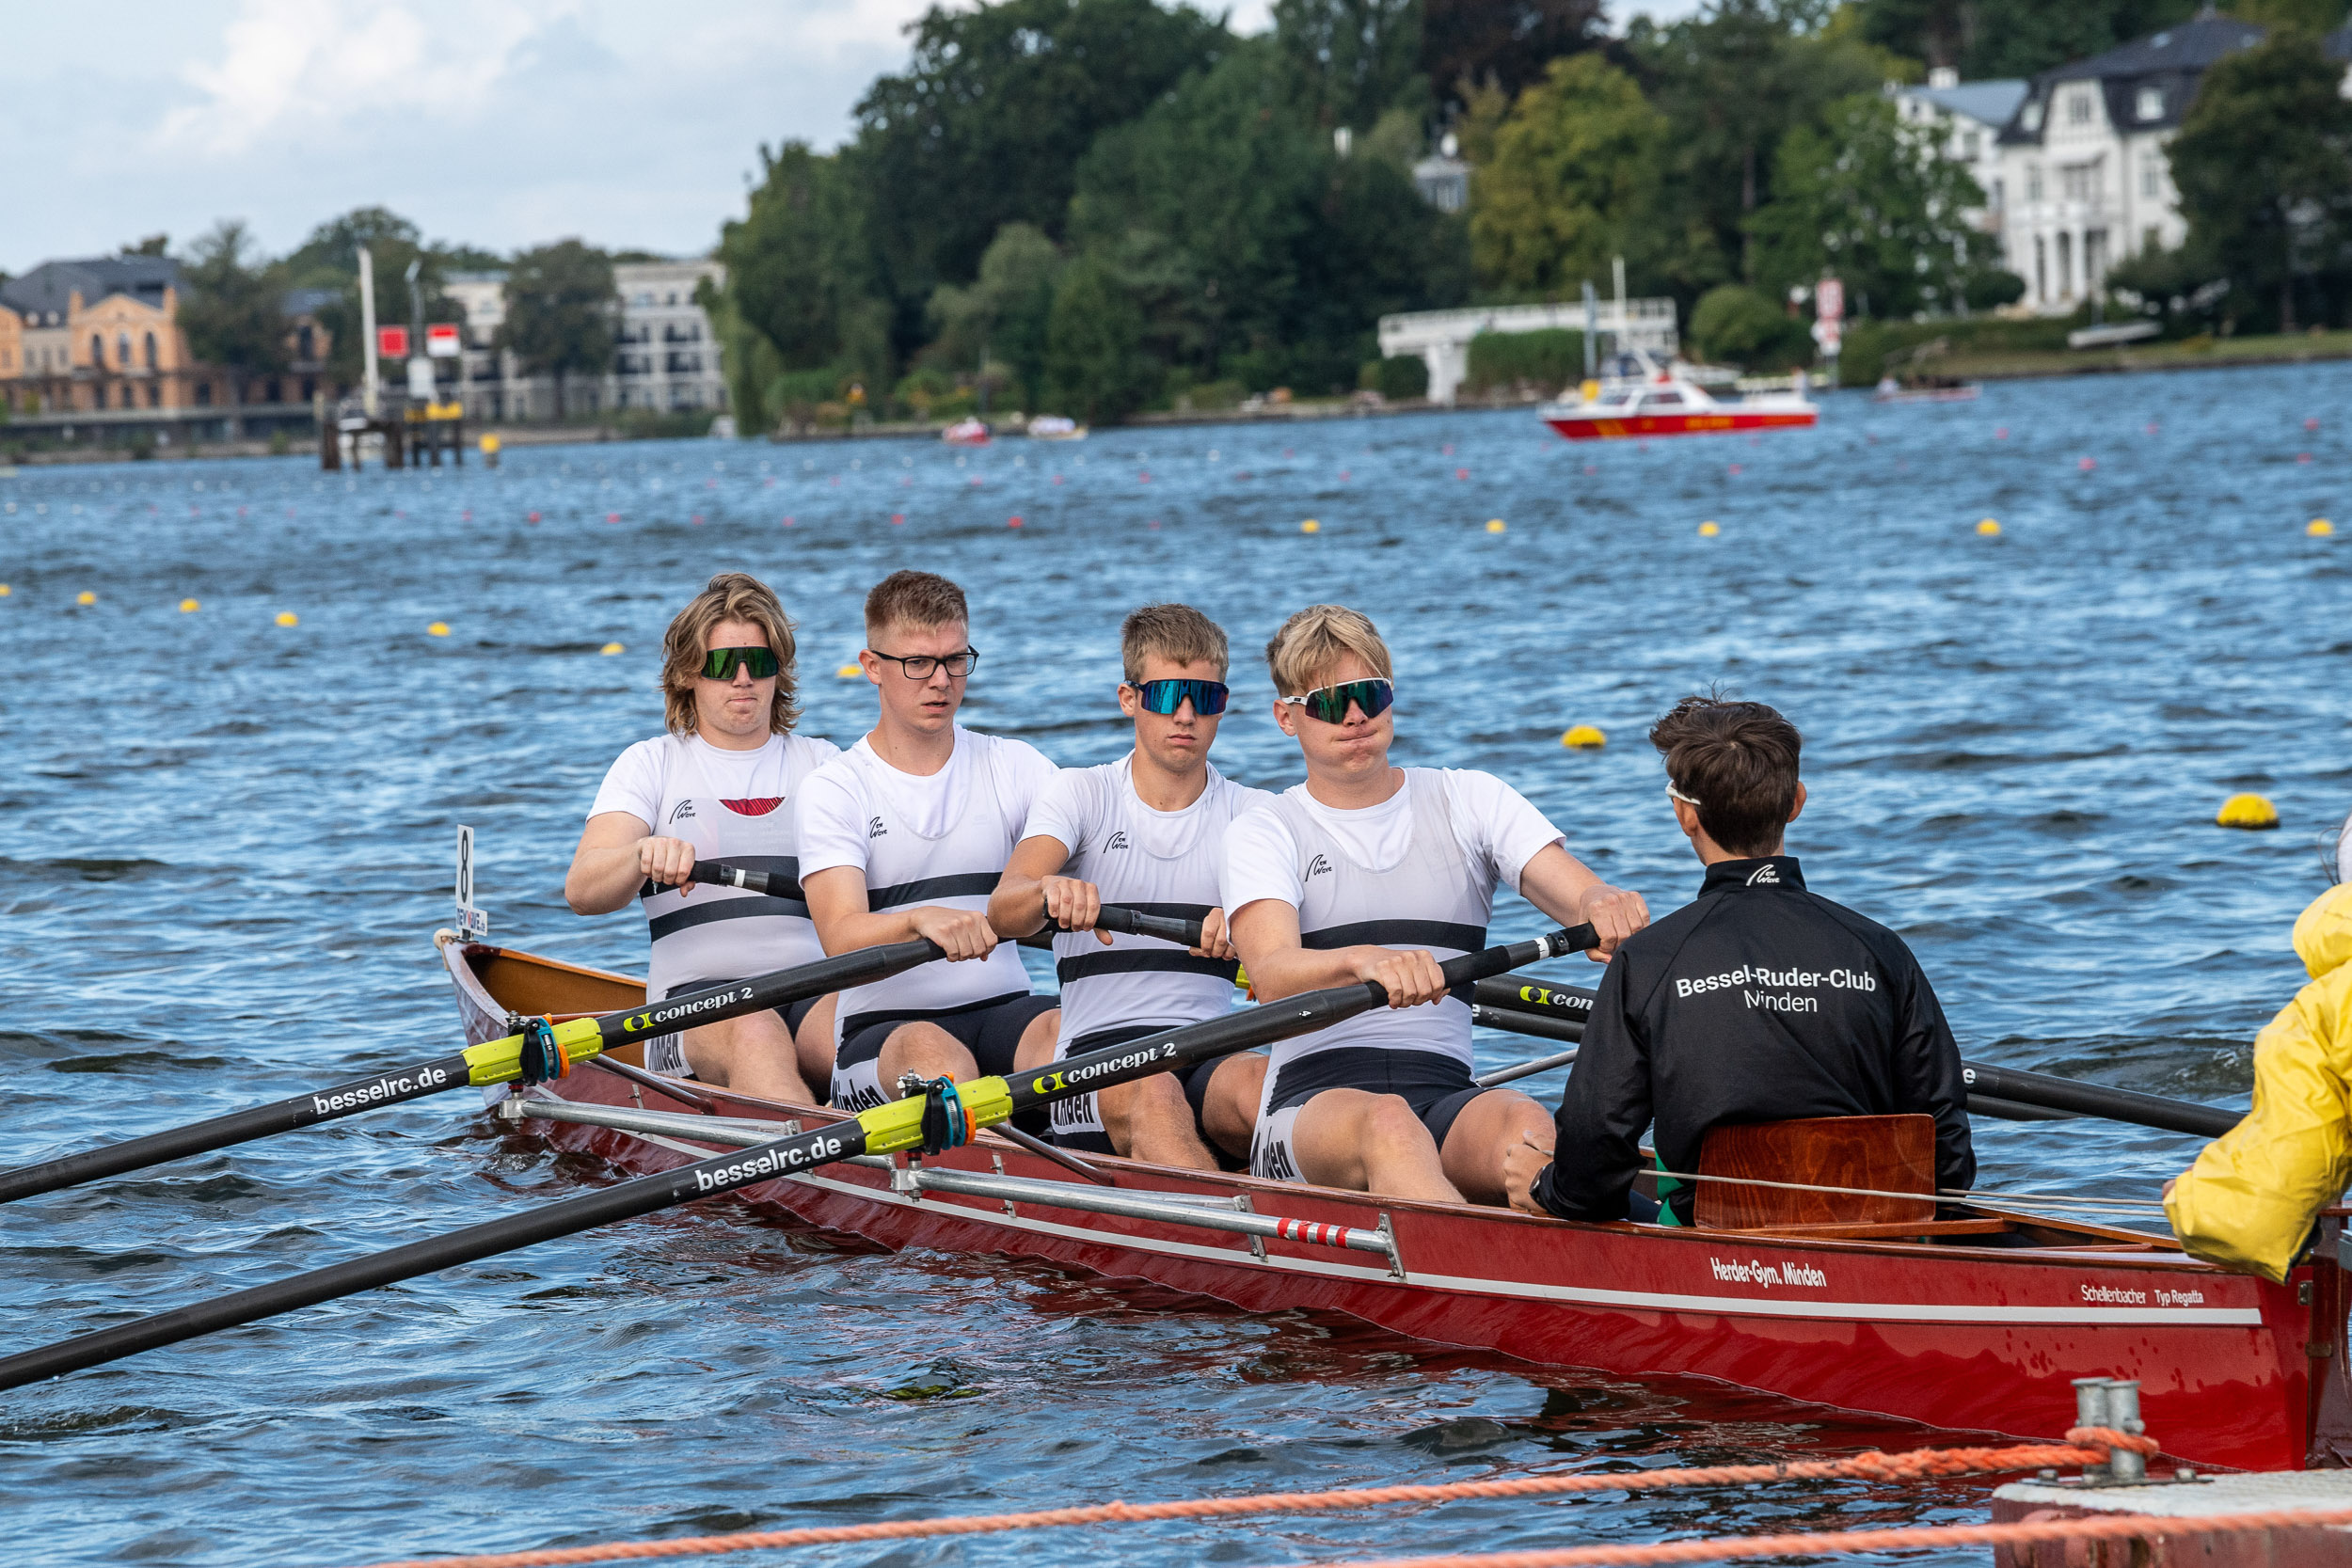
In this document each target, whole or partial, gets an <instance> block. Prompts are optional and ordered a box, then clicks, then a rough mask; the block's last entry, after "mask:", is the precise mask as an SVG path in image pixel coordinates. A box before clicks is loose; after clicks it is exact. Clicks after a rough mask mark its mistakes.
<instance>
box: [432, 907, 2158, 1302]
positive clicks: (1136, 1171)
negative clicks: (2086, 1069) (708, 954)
mask: <svg viewBox="0 0 2352 1568" xmlns="http://www.w3.org/2000/svg"><path fill="white" fill-rule="evenodd" d="M437 940H445V941H446V942H452V943H454V942H457V941H458V940H459V939H457V938H455V936H454V935H453V934H451V935H449V936H447V937H446V938H444V939H437ZM462 957H463V960H464V961H463V962H462V963H461V964H457V965H453V971H454V972H455V974H456V975H457V978H458V981H459V984H460V985H461V986H465V985H467V983H468V982H469V981H470V982H471V989H474V990H476V991H477V993H478V994H477V998H476V999H477V1001H478V1002H480V1003H482V1004H485V1005H487V1006H489V1007H490V1008H492V1009H493V1010H496V1011H503V1012H506V1013H510V1014H524V1015H545V1016H549V1017H552V1018H553V1019H554V1020H555V1021H557V1022H562V1021H564V1020H565V1019H567V1018H579V1017H584V1016H591V1015H594V1014H598V1013H603V1012H611V1011H617V1010H619V1009H621V1008H624V1007H630V1006H638V1005H640V1004H642V1003H643V1002H644V999H645V987H644V981H643V980H641V979H637V978H634V977H631V976H629V975H626V974H615V973H613V972H612V971H610V970H601V969H592V968H588V967H586V966H583V965H580V964H572V963H565V962H563V961H562V960H560V959H555V958H541V957H539V956H538V955H536V954H532V953H525V952H518V951H516V950H514V949H511V948H502V947H493V946H489V945H486V944H484V943H479V942H466V943H464V944H463V949H462ZM611 1054H612V1056H614V1057H615V1058H617V1059H619V1060H621V1061H624V1062H627V1063H628V1064H629V1065H630V1066H633V1067H641V1068H642V1067H643V1066H644V1047H643V1046H642V1045H637V1044H631V1045H628V1046H624V1047H621V1048H620V1049H618V1050H615V1051H613V1052H612V1053H611ZM697 1087H700V1088H703V1089H704V1090H705V1092H707V1093H709V1094H712V1095H715V1096H716V1097H718V1098H719V1099H721V1100H723V1101H730V1102H733V1103H736V1104H739V1105H741V1106H745V1107H749V1108H751V1109H752V1110H753V1111H754V1114H760V1115H765V1114H769V1113H771V1112H774V1113H787V1114H799V1115H805V1114H807V1113H808V1112H809V1111H810V1110H811V1109H812V1108H810V1107H803V1106H793V1105H788V1104H786V1103H784V1102H782V1101H767V1100H761V1099H758V1098H757V1097H752V1096H742V1095H737V1094H734V1093H731V1092H729V1091H724V1090H717V1089H711V1088H709V1087H708V1086H707V1085H697ZM816 1109H817V1114H818V1115H820V1116H823V1115H836V1114H837V1113H830V1112H826V1111H824V1110H823V1109H822V1108H816ZM1934 1128H1935V1124H1934V1120H1933V1118H1932V1117H1925V1116H1898V1117H1819V1118H1812V1119H1807V1120H1799V1121H1788V1122H1768V1123H1757V1124H1755V1125H1752V1126H1742V1127H1726V1128H1718V1129H1716V1130H1715V1131H1713V1132H1710V1133H1709V1134H1708V1140H1707V1143H1706V1145H1705V1146H1704V1148H1703V1150H1702V1154H1701V1159H1700V1164H1699V1172H1698V1174H1699V1175H1700V1176H1702V1177H1705V1176H1710V1175H1724V1176H1736V1177H1740V1178H1745V1179H1750V1180H1770V1181H1787V1182H1790V1183H1794V1184H1797V1185H1799V1186H1802V1187H1807V1188H1820V1187H1861V1188H1868V1189H1871V1190H1873V1191H1876V1192H1892V1193H1896V1194H1907V1193H1914V1192H1915V1193H1919V1194H1922V1195H1931V1194H1932V1192H1933V1187H1934V1166H1935V1160H1934ZM983 1136H989V1135H988V1134H985V1133H984V1134H983ZM992 1141H993V1140H992ZM1008 1147H1009V1146H1008ZM1642 1153H1643V1156H1644V1158H1645V1160H1648V1159H1650V1158H1651V1157H1652V1151H1651V1150H1649V1149H1647V1148H1645V1149H1644V1150H1643V1151H1642ZM1087 1159H1088V1162H1089V1164H1093V1165H1094V1166H1096V1167H1097V1168H1098V1169H1103V1170H1106V1171H1116V1172H1118V1173H1119V1174H1121V1175H1124V1176H1126V1177H1127V1178H1128V1179H1129V1180H1134V1181H1136V1182H1137V1183H1138V1184H1148V1183H1149V1181H1150V1180H1151V1175H1152V1172H1153V1171H1155V1170H1158V1169H1160V1168H1161V1167H1158V1166H1154V1165H1152V1164H1145V1163H1142V1162H1139V1161H1135V1160H1129V1159H1124V1158H1121V1157H1119V1156H1116V1155H1104V1154H1089V1155H1088V1156H1087ZM1181 1174H1183V1175H1184V1176H1186V1177H1193V1176H1196V1175H1197V1174H1198V1173H1195V1172H1189V1171H1187V1172H1183V1173H1181ZM1635 1185H1636V1189H1637V1190H1639V1191H1643V1192H1645V1193H1647V1194H1648V1195H1650V1196H1656V1180H1655V1177H1654V1176H1653V1175H1651V1174H1649V1173H1647V1172H1645V1174H1644V1175H1643V1176H1642V1177H1641V1178H1640V1179H1639V1180H1637V1181H1636V1184H1635ZM1699 1185H1700V1191H1699V1192H1698V1194H1697V1195H1695V1199H1694V1213H1693V1217H1694V1219H1696V1220H1697V1221H1698V1223H1697V1224H1696V1225H1694V1226H1692V1227H1689V1228H1688V1229H1687V1230H1685V1231H1683V1232H1682V1233H1683V1234H1687V1235H1697V1234H1702V1233H1712V1234H1718V1235H1724V1236H1737V1237H1740V1238H1744V1239H1749V1240H1756V1239H1772V1238H1781V1239H1785V1240H1788V1241H1792V1242H1794V1241H1804V1242H1827V1243H1834V1244H1835V1243H1845V1244H1864V1245H1872V1244H1875V1245H1882V1246H1883V1245H1896V1246H1902V1247H1915V1246H1927V1247H1938V1248H1941V1247H1952V1246H1968V1247H1983V1246H1993V1247H2003V1248H2032V1249H2037V1250H2040V1249H2056V1250H2062V1251H2065V1252H2069V1253H2074V1252H2090V1253H2098V1254H2101V1255H2108V1256H2112V1255H2124V1254H2132V1253H2142V1254H2168V1255H2173V1256H2177V1254H2178V1249H2177V1248H2176V1247H2174V1246H2173V1245H2172V1244H2171V1240H2170V1238H2169V1237H2159V1236H2156V1235H2153V1234H2152V1233H2149V1232H2145V1231H2138V1230H2130V1229H2124V1228H2121V1227H2111V1226H2103V1225H2098V1224H2093V1223H2087V1222H2084V1221H2078V1220H2069V1219H2058V1218H2054V1217H2050V1216H2046V1215H2042V1214H2039V1213H2019V1212H2010V1211H2007V1210H2003V1209H1999V1208H1996V1207H1992V1206H1988V1205H1985V1204H1980V1203H1972V1204H1967V1205H1952V1204H1947V1205H1945V1207H1944V1212H1947V1213H1955V1214H1957V1215H1958V1217H1956V1218H1947V1219H1937V1218H1935V1217H1933V1216H1934V1214H1935V1213H1936V1205H1935V1202H1934V1199H1933V1198H1932V1196H1921V1197H1920V1198H1918V1199H1910V1198H1907V1197H1903V1196H1894V1197H1856V1196H1851V1195H1849V1194H1837V1193H1827V1192H1820V1191H1794V1192H1792V1191H1788V1190H1787V1189H1782V1188H1771V1187H1740V1186H1734V1185H1732V1184H1731V1183H1728V1182H1721V1183H1718V1182H1706V1181H1702V1182H1701V1183H1700V1184H1699ZM1709 1188H1712V1189H1714V1190H1715V1191H1714V1193H1713V1194H1710V1193H1709V1191H1708V1189H1709ZM1408 1206H1410V1207H1422V1205H1419V1204H1408ZM1427 1207H1431V1208H1438V1207H1451V1206H1440V1205H1428V1206H1427ZM1479 1212H1482V1213H1484V1212H1486V1211H1484V1210H1482V1211H1479Z"/></svg>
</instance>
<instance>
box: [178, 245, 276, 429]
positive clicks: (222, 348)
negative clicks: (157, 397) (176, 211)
mask: <svg viewBox="0 0 2352 1568" xmlns="http://www.w3.org/2000/svg"><path fill="white" fill-rule="evenodd" d="M181 276H182V278H183V281H184V283H185V284H186V293H185V296H184V297H183V298H182V300H181V301H180V307H179V318H178V319H179V325H180V328H181V330H182V331H183V332H185V333H186V334H187V338H188V352H189V353H191V354H192V355H194V356H196V358H197V359H198V360H199V361H200V362H202V363H206V364H213V365H218V366H220V367H221V368H222V369H223V370H226V371H227V372H229V380H230V387H231V388H232V390H231V393H230V402H231V404H232V405H235V406H242V405H243V404H245V402H246V387H247V386H248V385H249V384H250V383H251V381H252V379H253V378H254V377H255V376H257V375H267V374H271V373H274V372H279V371H283V370H284V369H285V368H286V363H287V356H286V313H285V309H284V307H283V303H282V302H283V300H284V296H285V292H286V280H285V270H284V268H283V267H280V266H275V265H272V264H271V263H270V262H269V261H267V260H266V259H265V258H263V257H262V256H261V255H260V254H259V253H258V252H257V251H256V250H255V248H254V245H253V237H252V234H251V233H250V232H249V231H248V230H246V226H245V222H244V220H243V219H241V218H223V219H222V220H221V221H220V222H219V223H217V224H215V225H214V226H213V229H212V230H211V231H210V232H209V233H207V234H205V235H204V237H203V238H201V239H199V240H198V241H197V242H196V244H195V245H192V246H190V247H189V256H188V261H187V264H186V266H185V267H184V268H183V270H182V274H181ZM240 433H241V432H240V429H239V424H238V416H236V415H235V414H233V413H232V414H231V415H230V436H231V438H234V437H235V436H237V435H239V434H240Z"/></svg>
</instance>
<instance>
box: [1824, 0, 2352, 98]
mask: <svg viewBox="0 0 2352 1568" xmlns="http://www.w3.org/2000/svg"><path fill="white" fill-rule="evenodd" d="M2200 3H2201V0H2066V3H2065V4H2062V5H2060V4H2052V3H2051V0H1861V4H1860V5H1859V6H1858V7H1857V10H1858V12H1859V19H1860V23H1861V28H1862V33H1863V36H1864V37H1865V38H1867V40H1869V41H1870V42H1872V43H1875V44H1879V45H1881V46H1882V47H1883V48H1886V49H1889V50H1892V51H1893V52H1894V53H1896V54H1898V55H1906V56H1908V57H1910V58H1912V59H1915V60H1921V61H1924V62H1926V63H1927V64H1929V65H1931V66H1946V67H1949V68H1951V69H1953V70H1956V71H1959V72H1960V74H1961V76H1962V78H1963V80H1967V81H1976V80H1979V79H1981V78H1985V77H1992V76H2032V75H2036V74H2038V73H2039V72H2042V71H2048V70H2050V69H2051V68H2052V67H2053V66H2060V65H2064V64H2066V63H2067V62H2068V61H2069V60H2079V59H2082V58H2084V57H2085V56H2087V55H2097V54H2102V53H2104V52H2106V50H2109V49H2112V48H2114V47H2115V46H2116V45H2117V44H2120V43H2125V42H2128V41H2130V40H2133V39H2136V38H2142V37H2145V36H2146V35H2148V34H2150V33H2153V32H2157V31H2159V30H2160V29H2162V28H2165V27H2169V26H2171V25H2172V24H2175V23H2180V22H2185V21H2187V20H2188V19H2189V18H2190V17H2192V16H2194V15H2195V14H2196V12H2197V8H2198V6H2199V4H2200ZM2253 3H2255V4H2260V3H2263V0H2253ZM2270 3H2278V0H2270ZM2286 3H2288V4H2299V3H2308V0H2286ZM2320 3H2322V4H2328V3H2331V0H2320ZM2335 3H2336V9H2337V10H2338V11H2339V12H2341V10H2342V5H2341V3H2340V0H2335ZM2248 8H2249V0H2239V3H2238V4H2237V5H2236V6H2235V7H2233V9H2234V10H2236V11H2237V12H2238V13H2239V14H2241V15H2243V14H2245V12H2246V11H2247V9H2248ZM2256 20H2259V19H2256Z"/></svg>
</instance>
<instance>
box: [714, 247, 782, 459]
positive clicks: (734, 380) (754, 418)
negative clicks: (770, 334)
mask: <svg viewBox="0 0 2352 1568" xmlns="http://www.w3.org/2000/svg"><path fill="white" fill-rule="evenodd" d="M694 303H695V304H697V305H699V306H701V307H702V308H703V313H704V314H705V315H707V316H708V317H709V318H710V335H711V336H712V337H713V338H714V339H716V340H717V341H718V343H719V354H720V363H721V364H723V365H724V366H725V367H726V374H727V392H728V402H729V403H730V404H732V405H733V407H734V410H735V420H736V428H737V429H738V430H739V431H741V432H742V433H743V434H744V435H746V436H750V435H753V434H755V433H757V432H761V431H767V430H771V429H773V428H774V427H775V421H776V419H777V416H778V413H779V410H778V409H777V408H776V407H774V406H773V405H772V404H771V403H770V401H769V397H768V389H769V388H770V387H771V385H772V384H773V383H774V381H775V379H776V377H777V376H779V375H781V374H783V373H784V357H783V356H781V355H779V354H778V353H777V352H776V349H775V345H774V344H773V343H771V342H770V341H768V340H767V338H766V337H765V336H764V335H763V334H761V333H759V332H757V331H755V330H754V329H753V328H752V325H751V324H750V323H748V322H746V321H745V320H744V319H743V313H742V311H741V310H739V309H737V308H736V300H735V295H734V294H733V293H730V292H728V291H726V290H723V289H717V288H713V287H712V286H711V282H710V279H709V278H707V277H706V278H703V279H701V280H700V281H698V282H697V283H696V284H695V285H694Z"/></svg>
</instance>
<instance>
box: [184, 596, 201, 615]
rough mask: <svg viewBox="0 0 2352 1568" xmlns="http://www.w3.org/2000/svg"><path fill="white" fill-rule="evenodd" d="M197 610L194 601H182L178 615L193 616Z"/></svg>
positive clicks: (197, 607)
mask: <svg viewBox="0 0 2352 1568" xmlns="http://www.w3.org/2000/svg"><path fill="white" fill-rule="evenodd" d="M198 609H199V606H198V604H197V602H196V601H195V600H194V599H182V600H181V601H180V613H181V614H183V615H193V614H195V613H196V612H197V610H198Z"/></svg>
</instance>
